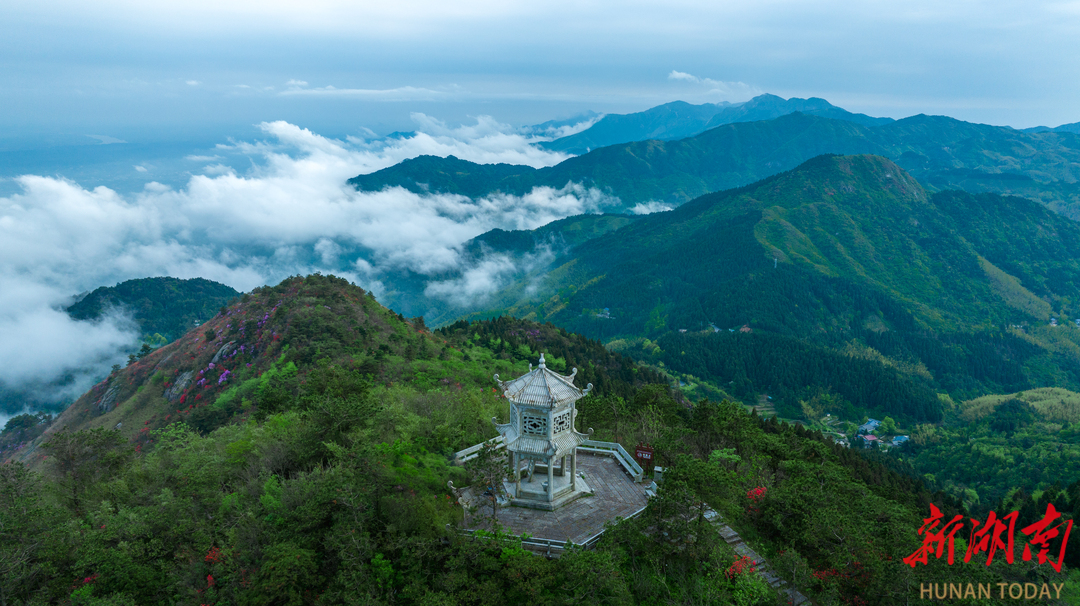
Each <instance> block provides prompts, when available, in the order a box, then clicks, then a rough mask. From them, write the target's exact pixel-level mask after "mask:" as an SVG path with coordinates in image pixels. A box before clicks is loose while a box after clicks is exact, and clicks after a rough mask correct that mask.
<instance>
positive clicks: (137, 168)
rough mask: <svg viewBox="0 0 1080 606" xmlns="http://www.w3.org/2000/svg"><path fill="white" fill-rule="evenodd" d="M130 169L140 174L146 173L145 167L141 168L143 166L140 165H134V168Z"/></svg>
mask: <svg viewBox="0 0 1080 606" xmlns="http://www.w3.org/2000/svg"><path fill="white" fill-rule="evenodd" d="M132 168H134V169H135V170H137V171H139V172H140V173H145V172H146V167H145V166H143V165H141V164H136V165H135V166H133V167H132Z"/></svg>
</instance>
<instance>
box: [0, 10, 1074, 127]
mask: <svg viewBox="0 0 1080 606" xmlns="http://www.w3.org/2000/svg"><path fill="white" fill-rule="evenodd" d="M16 4H17V6H15V5H16ZM1077 40H1080V2H1077V1H1075V0H1072V1H1064V2H1014V1H990V2H979V1H949V2H940V1H933V0H931V1H927V0H912V1H908V2H881V1H873V0H870V1H866V0H864V1H859V2H836V1H813V2H805V1H788V0H773V1H769V0H765V1H761V0H754V1H733V2H722V3H718V2H663V3H660V2H581V1H575V2H544V3H521V2H519V3H507V2H490V1H462V2H444V1H427V0H413V1H406V2H356V1H338V0H322V1H317V0H316V1H305V2H282V1H277V2H275V1H254V0H161V1H158V2H150V3H148V2H134V1H131V0H101V1H98V2H93V3H90V2H84V1H78V2H77V1H73V0H42V1H38V2H26V3H8V6H6V7H5V8H3V9H0V106H2V107H3V108H4V111H3V112H2V113H0V131H2V132H4V136H6V137H8V138H11V137H15V136H20V137H29V138H31V139H32V138H35V137H38V138H43V140H44V138H47V137H52V138H53V139H50V140H56V138H57V137H62V136H64V135H73V136H74V135H84V134H85V133H84V131H87V129H91V130H93V132H92V133H91V134H104V135H109V136H113V137H117V138H121V139H125V140H127V139H135V138H145V137H151V136H152V137H157V138H161V139H173V140H175V139H177V138H181V137H190V138H200V137H204V136H208V137H210V138H213V137H216V136H219V135H220V134H221V133H230V134H233V133H235V134H243V133H245V132H250V129H252V126H253V125H255V124H258V123H260V122H262V121H272V120H287V121H289V122H291V123H294V124H298V125H301V126H304V127H307V128H312V129H314V130H316V131H318V132H320V133H322V134H324V135H328V136H344V135H346V134H357V133H360V132H363V129H364V128H368V129H372V130H373V131H375V132H377V133H379V134H384V133H386V132H389V131H392V130H397V129H401V128H410V121H409V114H410V113H411V112H415V111H420V112H424V113H426V114H428V115H433V116H437V117H439V118H441V119H443V120H447V121H449V122H461V121H467V119H468V117H470V116H476V115H480V114H488V115H492V116H495V117H496V118H497V119H499V120H500V121H502V122H505V123H509V124H527V123H532V122H540V121H543V120H546V119H550V118H554V117H567V116H569V115H572V114H574V113H576V112H578V111H582V110H594V111H598V112H628V111H636V110H642V109H645V108H647V107H650V106H653V105H657V104H659V103H663V102H666V101H671V100H675V99H683V100H686V101H690V102H704V101H719V100H732V101H738V100H745V99H746V98H748V97H749V96H751V95H753V94H754V93H757V92H770V93H774V94H778V95H781V96H784V97H790V96H800V97H809V96H818V97H824V98H826V99H828V100H829V101H831V102H832V103H834V104H837V105H840V106H842V107H844V108H846V109H849V110H851V111H858V112H864V113H868V114H871V115H885V116H891V117H895V118H900V117H904V116H908V115H912V114H916V113H933V114H947V115H951V116H954V117H957V118H960V119H964V120H970V121H976V122H986V123H991V124H1003V125H1011V126H1015V127H1027V126H1035V125H1050V126H1055V125H1058V124H1062V123H1066V122H1075V121H1077V120H1080V105H1078V104H1077V103H1076V99H1077V98H1080V94H1078V93H1080V53H1078V51H1077V49H1078V48H1080V45H1078V44H1077V42H1076V41H1077ZM673 70H675V71H679V72H683V73H687V74H692V75H694V76H696V77H697V78H699V81H698V82H693V81H690V80H685V79H684V80H673V79H670V78H669V77H668V76H669V74H670V73H671V72H672V71H673ZM290 82H292V84H289V83H290ZM301 83H303V84H301ZM330 87H333V88H332V89H331V88H330Z"/></svg>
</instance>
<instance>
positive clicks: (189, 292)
mask: <svg viewBox="0 0 1080 606" xmlns="http://www.w3.org/2000/svg"><path fill="white" fill-rule="evenodd" d="M239 294H240V293H239V292H237V291H236V290H234V289H233V288H230V287H228V286H225V285H224V284H219V283H217V282H212V281H210V280H204V279H203V278H192V279H190V280H181V279H179V278H167V277H162V278H143V279H139V280H127V281H126V282H121V283H119V284H117V285H116V286H102V287H100V288H97V289H94V291H93V292H91V293H89V294H87V295H86V296H85V297H83V298H82V299H79V300H78V301H77V302H76V303H74V304H72V305H70V306H69V307H68V308H67V312H68V314H69V315H70V316H71V317H72V318H74V319H76V320H95V319H98V318H100V317H101V316H102V315H103V314H105V313H106V312H109V311H111V310H113V309H114V308H115V309H117V310H118V311H124V312H127V313H130V314H131V316H132V319H134V320H135V322H136V323H137V324H138V326H139V330H140V332H142V334H143V340H145V341H157V342H156V343H155V344H156V345H164V344H165V343H167V342H169V341H172V340H173V339H176V338H179V337H180V336H181V335H183V334H184V333H186V332H187V331H188V330H190V329H191V328H192V327H193V326H195V325H197V324H198V323H199V322H203V321H206V320H209V319H210V318H212V317H214V315H216V314H217V312H218V309H219V308H221V306H222V305H225V304H226V303H228V302H229V301H231V300H232V299H234V298H236V297H237V296H239ZM154 335H157V338H156V339H155V337H154Z"/></svg>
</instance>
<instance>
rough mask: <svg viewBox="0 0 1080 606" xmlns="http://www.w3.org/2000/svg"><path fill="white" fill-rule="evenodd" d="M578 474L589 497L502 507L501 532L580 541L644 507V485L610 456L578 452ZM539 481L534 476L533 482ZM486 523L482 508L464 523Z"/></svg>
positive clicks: (475, 526) (471, 525)
mask: <svg viewBox="0 0 1080 606" xmlns="http://www.w3.org/2000/svg"><path fill="white" fill-rule="evenodd" d="M578 473H580V474H583V475H584V478H585V481H586V483H587V484H588V487H589V489H590V490H591V491H592V495H591V496H582V497H581V498H578V499H577V500H575V501H573V502H572V503H569V504H566V505H563V506H562V507H559V508H558V509H556V510H555V511H544V510H539V509H529V508H525V507H502V508H501V509H500V510H499V512H498V520H499V525H500V526H501V527H502V529H503V531H504V532H508V533H510V534H514V535H523V534H528V535H530V536H532V537H534V538H540V539H548V540H552V541H558V542H560V543H564V542H566V541H571V542H573V543H578V544H582V543H584V542H585V541H586V540H588V539H589V538H592V537H593V536H595V535H597V534H598V533H599V532H600V531H602V530H603V529H604V524H606V523H607V522H609V521H612V520H614V519H615V518H616V517H623V518H626V517H629V516H630V515H632V514H634V513H636V512H637V511H639V510H640V509H641V508H643V507H645V503H646V502H647V501H648V498H649V497H648V493H647V492H646V485H645V484H638V483H636V482H634V479H633V478H632V477H630V475H629V474H628V473H626V471H625V470H624V469H623V467H622V465H620V464H619V463H618V461H616V460H615V459H613V458H611V457H606V456H595V455H590V454H587V453H584V452H581V451H578ZM544 479H545V480H546V477H545V478H544ZM568 479H569V478H567V480H568ZM539 481H540V478H539V476H537V477H536V478H535V479H534V482H535V483H539ZM524 486H525V483H524V482H523V483H522V487H524ZM490 526H491V523H490V519H489V518H488V517H486V516H485V515H484V512H483V510H481V511H477V513H475V514H473V515H471V516H468V517H467V518H466V520H465V524H464V527H465V528H466V529H469V530H480V529H483V530H490Z"/></svg>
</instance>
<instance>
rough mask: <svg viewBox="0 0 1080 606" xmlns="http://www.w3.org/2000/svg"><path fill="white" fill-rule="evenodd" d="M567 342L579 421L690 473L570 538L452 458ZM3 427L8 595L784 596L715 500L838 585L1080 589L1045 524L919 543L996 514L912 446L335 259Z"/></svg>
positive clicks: (1005, 420)
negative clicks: (523, 524) (843, 443)
mask: <svg viewBox="0 0 1080 606" xmlns="http://www.w3.org/2000/svg"><path fill="white" fill-rule="evenodd" d="M705 341H706V340H704V339H703V340H701V344H700V346H701V347H702V348H703V349H702V351H703V352H704V351H706V350H705V349H704V348H705ZM668 349H671V350H672V351H673V350H674V348H669V347H665V351H667V350H668ZM540 353H544V354H545V357H546V358H547V360H548V363H549V365H550V366H551V367H552V368H553V369H555V370H557V371H559V372H569V370H570V369H571V368H577V369H578V375H577V381H578V382H579V383H580V384H584V383H593V384H594V390H593V391H592V393H591V394H590V395H589V396H588V397H586V398H584V399H582V400H581V401H579V403H578V404H579V410H580V416H579V420H578V425H579V429H580V428H582V427H593V428H595V430H596V436H597V437H598V438H600V439H605V440H615V441H619V442H621V443H622V444H623V445H624V446H626V447H629V448H632V447H633V445H634V444H636V443H637V442H639V441H648V442H649V443H652V444H654V445H655V446H656V448H657V453H658V460H657V463H658V464H661V465H663V466H664V467H665V468H666V471H665V474H664V479H663V481H662V482H661V483H660V484H659V489H658V493H657V496H656V497H654V498H653V499H651V500H650V503H649V506H648V508H647V510H646V511H645V513H644V514H643V515H641V516H640V517H637V518H635V519H633V520H629V521H617V522H614V523H612V525H611V526H610V527H609V529H608V531H607V532H606V533H605V534H604V535H603V537H602V539H601V541H600V543H599V544H598V545H597V546H596V547H595V548H594V549H589V550H585V549H569V550H568V551H566V552H565V553H564V554H563V555H562V557H560V558H557V559H547V558H544V557H541V556H538V555H534V554H533V553H531V552H529V551H527V550H525V549H523V547H522V545H521V542H520V540H519V539H515V538H514V537H510V536H506V535H503V534H494V535H479V536H478V535H464V534H462V533H460V532H458V528H459V525H460V523H461V521H462V518H463V511H462V508H461V506H460V505H458V504H456V503H455V497H454V496H453V494H452V493H451V492H450V491H449V489H448V488H447V481H449V480H453V481H454V482H455V484H457V485H468V484H469V483H470V482H471V481H474V480H473V479H472V478H471V477H470V470H469V469H468V467H465V468H462V467H457V466H454V465H452V464H451V456H452V453H453V452H455V451H457V450H460V449H462V448H464V447H467V446H471V445H473V444H477V443H479V442H480V441H482V440H485V439H488V438H491V437H493V436H494V435H495V433H496V432H495V429H494V426H493V425H492V424H491V421H490V419H491V418H492V417H499V418H501V419H503V420H505V418H506V415H507V409H508V406H507V403H506V400H505V399H503V398H501V397H500V394H498V393H497V392H496V390H495V389H494V386H495V384H494V381H493V379H492V378H491V377H492V375H493V374H495V373H500V374H501V375H502V376H503V377H508V376H516V375H520V374H524V373H525V372H527V370H528V367H529V364H530V363H535V361H536V359H537V358H538V356H539V354H540ZM792 355H804V354H803V353H800V352H793V354H792ZM702 359H703V360H704V361H706V362H705V363H707V356H706V354H704V353H703V354H702ZM829 368H830V367H829V361H828V360H826V361H824V362H823V363H822V366H821V371H822V372H827V371H828V369H829ZM750 372H751V371H748V376H747V379H748V380H753V379H752V378H751V377H750V376H749V375H750ZM753 372H757V371H753ZM866 372H876V373H879V374H880V376H881V377H883V379H882V380H883V381H885V380H889V377H890V376H892V375H888V374H887V373H884V371H882V370H881V369H875V370H867V371H866ZM755 376H757V375H755ZM894 378H895V377H894ZM781 379H782V377H781ZM778 380H780V379H778ZM895 385H896V386H898V387H897V389H900V388H904V389H915V388H914V387H912V386H911V385H907V384H902V383H899V382H896V383H895ZM904 385H907V386H906V387H904ZM913 393H916V392H913ZM797 396H798V394H795V395H794V396H793V397H797ZM846 397H850V398H853V399H852V400H851V401H852V402H855V401H857V400H856V399H855V398H858V397H860V396H859V394H858V393H855V392H853V393H851V394H850V396H845V398H846ZM867 397H869V396H867ZM980 406H982V408H978V409H977V410H978V411H979V413H978V414H982V413H984V412H986V409H987V408H988V406H987V405H982V404H980ZM928 411H929V409H927V410H919V409H918V408H912V409H911V412H910V418H911V421H903V422H904V423H907V422H910V423H920V426H924V425H926V423H925V422H924V421H925V420H927V419H929V417H926V418H924V417H923V416H920V415H928V414H930V413H929V412H928ZM939 414H946V415H948V414H953V411H952V410H951V409H942V410H941V412H940V413H939ZM973 414H975V413H973ZM1033 414H1034V413H1030V411H1027V409H1025V408H1023V407H1022V406H1019V405H1016V404H1009V403H1005V404H1001V405H999V406H997V407H996V408H995V409H994V411H993V412H991V413H988V414H986V415H985V417H986V418H985V422H986V423H988V424H989V425H988V427H992V428H994V429H993V430H994V431H1012V432H1023V431H1025V428H1027V427H1030V425H1028V424H1027V423H1029V416H1031V415H1033ZM980 422H982V421H980ZM0 442H3V444H4V447H5V449H6V450H5V456H7V461H6V462H5V463H3V464H2V465H0V578H2V579H4V582H3V583H2V584H0V604H94V605H98V604H110V605H131V604H139V605H143V604H193V605H199V604H207V605H209V604H290V605H291V604H297V605H299V604H320V603H326V604H342V603H344V604H425V605H426V604H432V605H434V604H439V605H444V604H445V605H450V604H505V603H520V602H528V603H535V604H576V603H597V604H672V605H674V604H740V605H745V604H777V603H780V597H779V596H778V595H777V594H776V593H774V592H773V591H772V590H771V589H769V587H768V585H766V584H765V583H764V581H761V580H760V578H759V577H757V576H755V575H753V574H750V573H748V572H746V571H745V570H744V567H743V565H741V564H738V560H739V558H738V557H737V554H735V553H734V552H733V551H732V550H731V548H730V547H729V546H728V545H727V544H726V543H725V542H724V541H723V540H722V539H721V538H720V537H719V536H718V535H717V533H716V532H715V529H714V527H712V526H711V525H710V524H708V523H706V522H705V520H704V517H703V516H704V512H705V510H706V508H711V509H713V510H715V511H717V512H719V513H720V514H721V515H722V516H723V517H724V519H725V521H726V522H727V523H729V524H730V525H731V526H732V527H733V528H735V529H736V530H738V532H739V533H740V534H741V535H742V536H743V537H744V538H745V539H746V540H747V541H748V542H751V543H753V544H754V546H755V549H757V550H758V551H759V552H760V553H762V554H763V555H765V556H766V557H767V558H768V559H769V561H770V563H771V564H772V566H773V568H774V569H775V570H776V571H777V572H778V573H779V574H780V575H781V576H782V577H783V578H785V579H786V580H787V581H788V582H789V583H791V584H793V585H794V586H795V587H797V588H799V590H800V591H802V592H803V593H805V594H806V595H808V596H810V597H811V598H812V599H813V600H814V602H815V603H816V604H849V605H861V604H907V603H910V602H911V601H912V600H914V599H917V597H918V592H919V587H920V583H931V582H935V583H947V582H953V583H999V582H1006V583H1014V582H1015V583H1021V584H1022V583H1037V584H1041V583H1058V584H1060V583H1063V582H1064V583H1065V589H1064V590H1063V591H1062V593H1061V596H1060V599H1055V600H1054V603H1060V604H1069V603H1076V601H1077V600H1078V599H1080V595H1078V593H1080V586H1078V585H1077V582H1078V581H1080V578H1078V573H1077V572H1076V571H1075V570H1073V568H1074V567H1075V566H1076V565H1077V564H1078V562H1077V559H1080V558H1078V557H1077V555H1076V554H1077V553H1078V552H1077V549H1076V547H1075V545H1074V546H1073V547H1072V548H1071V549H1069V551H1068V552H1067V555H1066V563H1065V566H1064V567H1063V568H1062V571H1061V572H1057V571H1055V570H1053V568H1052V567H1051V566H1050V565H1049V563H1047V564H1043V565H1033V563H1028V562H1024V563H1021V560H1020V558H1019V551H1021V549H1022V544H1024V543H1025V542H1026V541H1027V537H1026V536H1025V535H1024V534H1022V533H1020V532H1019V530H1018V531H1017V533H1016V539H1017V543H1018V546H1020V547H1018V548H1017V561H1016V563H1013V564H1009V563H1006V562H1005V561H1004V559H1003V558H1002V557H1001V555H1000V553H999V555H998V557H997V558H995V559H994V561H993V564H992V565H990V566H987V565H985V564H984V563H983V562H981V561H978V560H979V558H976V560H975V561H972V562H970V563H964V562H962V561H960V562H957V563H955V564H953V565H952V566H950V565H948V564H947V562H946V561H945V560H944V559H941V560H939V559H936V558H934V557H933V556H931V557H930V560H929V563H928V564H927V565H922V564H918V565H916V566H914V567H912V566H909V565H908V564H906V563H905V562H904V558H908V557H909V556H910V555H912V554H913V553H915V552H916V551H917V550H918V549H919V547H920V546H921V545H922V538H921V537H920V536H919V535H918V534H917V531H918V530H919V529H920V527H921V526H922V525H923V521H924V519H926V518H927V517H928V516H929V515H930V512H931V509H930V506H931V504H934V505H936V506H937V507H938V508H939V509H940V510H941V511H942V512H943V514H944V516H945V519H946V520H949V519H951V518H952V516H954V515H957V514H965V515H966V514H969V513H971V514H974V510H969V509H967V508H966V506H965V503H964V500H963V499H961V498H956V497H955V496H950V495H949V494H946V493H944V492H932V490H936V488H935V487H933V486H931V487H928V486H927V484H925V483H924V481H923V479H922V477H921V475H920V474H919V473H918V472H916V471H915V470H914V467H912V464H911V463H909V462H908V461H907V460H906V459H905V460H900V459H898V458H897V457H893V456H887V455H882V454H881V453H876V454H873V455H870V456H866V455H864V454H862V453H860V452H858V451H855V450H849V449H845V448H842V447H840V446H838V445H836V444H834V443H833V442H832V440H831V439H829V438H827V437H825V436H823V435H822V433H821V432H818V431H812V430H809V429H806V428H804V427H802V426H801V425H792V424H785V423H780V422H778V421H777V420H776V419H775V418H769V419H765V418H762V417H760V416H758V415H756V414H752V413H749V412H747V410H746V409H745V407H744V406H742V405H740V404H738V403H737V402H733V401H728V400H710V399H701V400H697V401H689V400H687V399H685V398H684V396H683V395H682V393H681V392H680V391H679V390H677V389H673V387H672V386H671V384H670V383H669V376H667V375H665V374H664V373H663V372H662V371H661V370H650V369H649V368H648V367H644V366H640V365H638V364H636V363H635V362H634V361H633V360H632V359H631V358H629V357H626V356H623V355H619V354H616V353H611V352H609V351H608V350H606V349H605V348H604V347H603V346H602V345H601V344H600V343H599V342H598V341H595V340H589V339H586V338H584V337H581V336H579V335H575V334H573V333H569V332H566V331H565V330H562V329H559V328H556V327H554V326H552V325H550V324H540V323H536V322H533V321H528V320H520V319H512V318H497V319H491V320H483V321H473V322H458V323H455V324H452V325H449V326H447V327H445V328H443V329H440V330H436V331H430V330H428V329H427V328H426V326H425V324H424V321H423V320H422V319H421V318H413V319H406V318H404V317H402V316H400V315H398V314H396V313H394V312H392V311H390V310H388V309H386V308H385V307H383V306H382V305H380V304H379V303H378V302H376V301H375V299H374V298H373V297H372V296H371V294H370V293H367V292H365V291H363V290H362V289H360V288H358V287H356V286H353V285H351V284H349V283H348V282H347V281H346V280H343V279H340V278H336V277H333V276H322V275H312V276H306V277H294V278H290V279H288V280H286V281H284V282H282V283H281V284H279V285H277V286H273V287H263V288H259V289H255V290H254V291H252V292H251V293H248V294H245V295H243V296H241V297H239V298H237V299H235V300H234V301H232V302H231V303H229V304H228V305H227V306H226V307H224V308H222V309H220V310H219V311H218V313H217V314H215V316H214V317H213V318H208V319H206V321H205V322H204V323H203V325H202V326H200V327H198V329H195V330H191V331H189V332H187V333H186V334H185V335H184V336H182V337H181V338H180V339H178V340H177V341H174V342H173V343H170V344H169V345H166V346H164V347H161V348H159V349H156V350H153V351H152V352H150V353H148V354H146V355H143V356H141V357H137V358H135V359H133V360H132V362H131V363H130V364H129V365H128V366H127V367H126V368H121V369H117V370H115V371H114V372H113V373H112V374H111V375H110V376H109V377H108V378H106V379H105V380H104V381H102V383H100V384H99V385H97V386H95V387H94V388H93V389H92V390H91V391H90V392H88V393H87V394H86V395H84V396H83V397H82V398H80V399H79V400H78V401H77V402H76V403H75V404H74V405H73V406H71V407H70V408H69V409H68V410H66V411H65V412H64V413H62V414H61V415H59V416H58V417H57V418H55V419H52V418H48V417H30V418H27V417H16V419H13V421H12V422H11V423H9V424H8V426H7V428H5V430H4V433H3V435H2V436H0ZM1049 502H1052V503H1053V504H1054V506H1055V507H1057V508H1058V509H1059V510H1061V511H1062V512H1064V513H1065V514H1066V516H1067V517H1069V518H1072V517H1074V516H1075V515H1076V514H1077V513H1078V512H1080V511H1078V510H1080V484H1073V485H1071V486H1064V487H1061V491H1060V492H1052V491H1043V492H1042V493H1041V494H1039V495H1038V496H1037V497H1036V495H1033V494H1030V493H1022V492H1014V493H1013V494H1011V495H1009V499H1008V500H1006V501H1004V502H1003V503H1001V506H1002V508H1001V509H998V510H997V512H998V513H999V514H1002V515H1003V514H1005V513H1007V511H1006V510H1017V511H1019V512H1020V514H1019V521H1018V523H1017V529H1020V528H1022V527H1026V526H1027V525H1028V524H1031V523H1033V522H1037V521H1038V520H1040V519H1041V518H1042V515H1043V513H1044V511H1045V505H1046V503H1049ZM995 505H997V503H995ZM966 549H967V540H966V534H965V533H964V532H961V533H959V534H957V535H956V537H955V551H956V553H957V554H959V555H960V556H961V557H962V554H963V553H964V552H965V550H966ZM1052 556H1053V554H1052ZM1051 559H1052V560H1053V559H1055V558H1054V557H1052V558H1051ZM1068 579H1071V580H1068ZM957 603H975V602H974V601H967V602H965V601H964V600H960V601H958V602H957ZM980 603H985V602H980Z"/></svg>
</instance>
